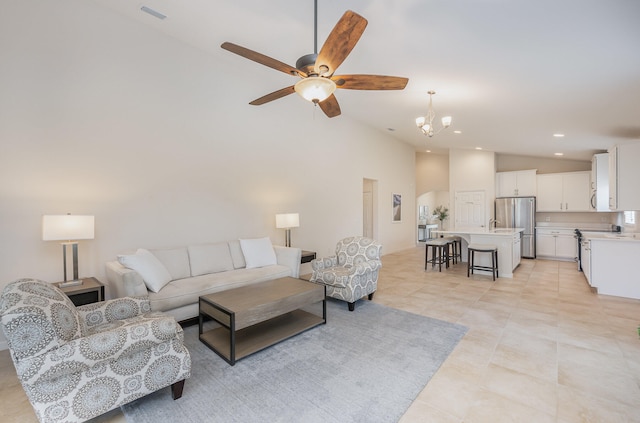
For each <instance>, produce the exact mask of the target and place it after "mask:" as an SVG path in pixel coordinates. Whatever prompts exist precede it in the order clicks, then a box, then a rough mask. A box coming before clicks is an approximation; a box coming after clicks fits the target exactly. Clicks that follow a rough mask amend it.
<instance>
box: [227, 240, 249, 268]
mask: <svg viewBox="0 0 640 423" xmlns="http://www.w3.org/2000/svg"><path fill="white" fill-rule="evenodd" d="M229 251H231V260H233V268H234V269H243V268H245V267H246V266H247V262H246V261H244V256H243V255H242V247H241V246H240V240H239V239H234V240H232V241H229Z"/></svg>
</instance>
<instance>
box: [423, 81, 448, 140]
mask: <svg viewBox="0 0 640 423" xmlns="http://www.w3.org/2000/svg"><path fill="white" fill-rule="evenodd" d="M435 93H436V92H435V91H429V92H428V94H429V112H428V113H427V115H426V116H420V117H419V118H416V126H417V127H418V128H420V130H421V131H422V133H423V134H425V135H427V136H429V138H431V137H432V136H434V135H435V134H437V133H438V132H440V131H442V130H443V129H447V128H448V127H449V126H450V125H451V116H444V117H443V118H442V128H440V129H438V130H437V131H435V130H434V127H433V119H435V117H436V114H435V112H434V111H433V99H432V97H433V95H434V94H435Z"/></svg>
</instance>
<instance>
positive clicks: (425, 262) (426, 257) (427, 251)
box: [424, 245, 429, 270]
mask: <svg viewBox="0 0 640 423" xmlns="http://www.w3.org/2000/svg"><path fill="white" fill-rule="evenodd" d="M428 264H429V246H428V245H427V246H425V248H424V270H427V265H428Z"/></svg>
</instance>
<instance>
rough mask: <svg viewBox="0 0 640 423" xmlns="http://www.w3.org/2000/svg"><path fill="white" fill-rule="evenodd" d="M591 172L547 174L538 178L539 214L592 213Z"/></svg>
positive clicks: (537, 200) (537, 201)
mask: <svg viewBox="0 0 640 423" xmlns="http://www.w3.org/2000/svg"><path fill="white" fill-rule="evenodd" d="M590 184H591V172H588V171H585V172H566V173H546V174H542V175H538V176H537V185H538V196H537V199H536V204H537V211H539V212H582V211H590V207H591V206H590V193H591V189H590Z"/></svg>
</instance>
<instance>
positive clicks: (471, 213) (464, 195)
mask: <svg viewBox="0 0 640 423" xmlns="http://www.w3.org/2000/svg"><path fill="white" fill-rule="evenodd" d="M455 198H456V211H455V213H456V219H455V227H456V228H483V227H484V225H485V224H486V222H485V220H484V211H485V197H484V191H461V192H456V196H455Z"/></svg>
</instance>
